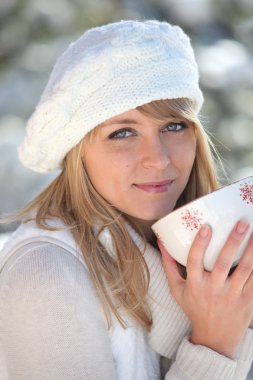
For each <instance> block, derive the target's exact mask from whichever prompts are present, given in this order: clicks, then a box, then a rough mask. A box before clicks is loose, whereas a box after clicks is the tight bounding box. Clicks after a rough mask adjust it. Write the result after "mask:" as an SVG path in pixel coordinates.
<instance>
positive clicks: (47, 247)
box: [0, 222, 253, 380]
mask: <svg viewBox="0 0 253 380" xmlns="http://www.w3.org/2000/svg"><path fill="white" fill-rule="evenodd" d="M55 223H56V222H55ZM56 224H57V223H56ZM130 233H131V235H132V237H133V239H134V241H135V243H136V244H137V246H138V247H139V248H140V249H141V248H142V246H143V242H142V240H141V239H140V237H139V236H138V235H137V234H136V233H135V232H134V231H133V230H132V229H131V228H130ZM23 239H25V241H23V243H24V242H26V243H29V245H27V246H25V247H23V248H21V241H22V240H23ZM35 240H37V242H35ZM101 240H102V241H103V242H104V243H105V245H107V246H108V247H110V249H112V246H110V235H109V234H108V232H105V233H104V235H103V237H102V239H101ZM40 241H42V242H40ZM46 241H48V243H47V242H46ZM15 244H18V247H19V248H18V250H17V251H15V249H14V245H15ZM56 244H57V245H56ZM63 247H64V248H63ZM10 249H11V251H12V255H9V256H8V259H7V260H6V258H7V255H8V253H9V252H10ZM145 259H146V260H147V264H148V266H149V268H150V275H151V284H150V289H149V300H150V306H151V309H152V315H153V318H154V326H153V328H152V331H151V333H150V334H147V333H146V332H145V331H144V330H143V329H142V328H140V327H139V326H137V325H136V323H134V322H133V321H131V320H130V319H129V320H128V328H127V329H126V330H124V329H123V328H122V327H121V326H120V324H119V323H118V322H117V320H115V319H113V326H112V329H111V330H110V331H108V330H107V329H106V325H105V321H104V316H103V312H102V310H101V305H100V302H99V300H98V298H97V295H96V291H95V289H94V287H93V286H92V284H91V282H90V279H89V274H88V272H87V270H86V268H85V265H84V263H83V262H82V260H81V259H80V258H79V256H78V255H77V252H76V245H75V242H74V240H73V238H72V236H71V235H70V234H69V232H66V231H65V233H64V231H54V232H49V231H42V230H39V229H37V228H36V227H35V226H33V225H32V224H30V225H24V226H22V227H21V228H20V229H19V230H18V231H17V232H16V234H15V235H14V238H13V239H12V240H11V241H9V242H7V244H6V245H5V248H4V249H3V251H1V252H0V373H1V380H42V379H43V380H79V379H80V380H81V379H90V380H96V379H97V380H113V379H117V380H156V379H157V380H158V379H160V378H161V377H160V373H159V355H158V354H162V355H163V356H167V357H170V356H172V357H173V359H174V360H175V361H174V363H173V364H172V366H171V368H170V370H169V371H168V373H167V375H166V380H190V379H193V380H243V379H246V374H247V372H248V370H249V368H250V362H251V360H252V355H253V352H252V351H253V349H252V347H253V334H252V331H251V330H249V331H248V332H247V336H246V338H245V340H244V342H243V344H242V347H241V349H240V353H239V355H238V360H237V361H236V360H231V359H228V358H226V357H224V356H222V355H219V354H218V353H216V352H214V351H212V350H210V349H208V348H206V347H203V346H195V345H192V344H191V343H189V341H188V339H187V336H186V335H187V332H188V329H189V322H188V321H187V319H186V317H185V316H184V314H183V313H182V311H181V309H180V308H178V306H177V305H176V304H175V302H174V300H173V298H172V297H171V295H170V292H169V289H168V284H167V281H165V280H166V277H165V274H164V272H163V270H162V265H161V260H160V254H159V252H158V251H156V250H155V249H154V248H153V247H151V246H148V248H147V250H146V252H145ZM181 329H182V331H183V332H182V331H181ZM182 336H185V337H182ZM7 374H8V375H7Z"/></svg>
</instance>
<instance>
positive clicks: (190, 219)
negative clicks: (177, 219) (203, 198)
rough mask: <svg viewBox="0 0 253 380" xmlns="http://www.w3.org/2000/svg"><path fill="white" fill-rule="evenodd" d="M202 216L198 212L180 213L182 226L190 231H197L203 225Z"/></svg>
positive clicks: (189, 210) (192, 210)
mask: <svg viewBox="0 0 253 380" xmlns="http://www.w3.org/2000/svg"><path fill="white" fill-rule="evenodd" d="M202 216H203V214H202V212H200V211H199V210H194V209H193V208H191V209H186V210H185V211H184V212H182V213H181V219H182V224H183V225H184V226H185V227H186V228H189V229H190V230H191V231H194V230H199V229H200V227H201V226H202V224H203V218H202Z"/></svg>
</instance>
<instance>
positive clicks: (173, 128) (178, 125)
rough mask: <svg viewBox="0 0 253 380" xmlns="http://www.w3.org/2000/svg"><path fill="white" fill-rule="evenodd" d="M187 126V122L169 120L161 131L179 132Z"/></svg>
mask: <svg viewBox="0 0 253 380" xmlns="http://www.w3.org/2000/svg"><path fill="white" fill-rule="evenodd" d="M185 128H188V126H187V124H186V123H185V122H183V121H180V122H171V123H169V124H167V125H166V126H165V127H164V128H163V130H162V131H165V132H167V131H168V132H181V131H182V130H183V129H185Z"/></svg>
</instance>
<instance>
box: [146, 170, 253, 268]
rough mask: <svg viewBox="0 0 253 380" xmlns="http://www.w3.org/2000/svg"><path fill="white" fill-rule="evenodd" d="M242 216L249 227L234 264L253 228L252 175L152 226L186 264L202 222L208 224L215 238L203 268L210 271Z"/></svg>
mask: <svg viewBox="0 0 253 380" xmlns="http://www.w3.org/2000/svg"><path fill="white" fill-rule="evenodd" d="M239 219H245V220H247V221H248V222H249V223H250V228H249V230H248V232H247V235H246V237H245V239H244V241H243V243H242V245H241V247H240V249H239V251H238V254H237V256H236V258H235V260H234V263H233V266H234V265H236V264H237V263H238V261H239V259H240V257H241V255H242V253H243V250H244V248H245V247H246V245H247V241H248V239H249V236H250V234H251V233H252V231H253V176H251V177H247V178H244V179H242V180H240V181H237V182H234V183H232V184H230V185H227V186H224V187H222V188H220V189H218V190H216V191H214V192H212V193H210V194H207V195H204V196H203V197H200V198H198V199H196V200H194V201H192V202H190V203H188V204H186V205H184V206H182V207H180V208H178V209H176V210H175V211H173V212H171V213H170V214H168V215H167V216H165V217H163V218H162V219H160V220H158V221H157V222H156V223H155V224H153V226H152V229H153V231H154V232H155V234H156V236H157V237H158V238H159V239H160V240H161V242H162V243H163V245H164V247H165V248H166V249H167V251H168V252H169V253H170V255H171V256H172V257H173V258H174V259H175V260H176V261H178V262H179V263H180V264H182V265H184V266H186V262H187V256H188V253H189V250H190V247H191V245H192V242H193V239H194V237H195V236H196V234H197V232H198V230H199V229H200V227H201V226H202V224H204V223H207V224H209V225H210V226H211V228H212V239H211V241H210V244H209V246H208V248H207V251H206V253H205V257H204V268H205V269H206V270H208V271H211V270H212V269H213V266H214V264H215V261H216V258H217V256H218V255H219V253H220V251H221V249H222V247H223V245H224V243H225V241H226V239H227V237H228V235H229V233H230V232H231V230H232V228H233V227H234V225H235V224H236V222H237V221H238V220H239Z"/></svg>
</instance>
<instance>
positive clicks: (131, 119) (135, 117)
mask: <svg viewBox="0 0 253 380" xmlns="http://www.w3.org/2000/svg"><path fill="white" fill-rule="evenodd" d="M143 118H144V119H145V118H147V116H145V115H143V114H142V113H141V112H140V111H138V110H136V109H134V110H129V111H126V112H123V113H121V114H120V115H117V116H113V117H111V118H110V119H108V120H106V121H105V122H104V123H102V125H104V126H106V125H111V124H129V123H132V124H138V123H140V122H141V121H142V120H143Z"/></svg>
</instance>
